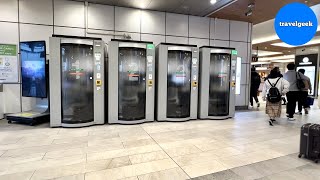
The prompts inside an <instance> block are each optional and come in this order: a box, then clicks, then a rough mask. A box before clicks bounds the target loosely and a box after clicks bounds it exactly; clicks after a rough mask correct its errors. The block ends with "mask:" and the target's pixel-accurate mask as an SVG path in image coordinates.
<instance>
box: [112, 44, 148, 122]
mask: <svg viewBox="0 0 320 180" xmlns="http://www.w3.org/2000/svg"><path fill="white" fill-rule="evenodd" d="M111 76H112V75H111ZM118 85H119V96H118V100H119V103H118V112H119V114H118V116H119V120H127V121H130V120H142V119H145V117H146V116H145V109H146V49H143V48H130V47H129V48H128V47H125V48H119V84H118Z"/></svg>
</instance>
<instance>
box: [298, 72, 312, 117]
mask: <svg viewBox="0 0 320 180" xmlns="http://www.w3.org/2000/svg"><path fill="white" fill-rule="evenodd" d="M298 72H300V73H302V74H303V75H304V73H305V72H306V70H304V69H299V71H298ZM307 78H308V79H307V80H305V81H304V84H305V86H306V87H305V88H304V89H302V90H301V91H300V96H299V97H300V98H299V100H298V110H299V112H298V113H297V114H299V115H302V107H303V108H304V112H305V114H309V110H308V109H309V108H310V106H309V105H308V103H307V98H308V95H309V94H308V93H309V90H310V94H311V92H312V86H311V81H310V78H309V77H307Z"/></svg>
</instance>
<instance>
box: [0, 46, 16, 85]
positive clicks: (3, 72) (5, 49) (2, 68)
mask: <svg viewBox="0 0 320 180" xmlns="http://www.w3.org/2000/svg"><path fill="white" fill-rule="evenodd" d="M18 74H19V73H18V58H17V46H16V45H13V44H0V83H17V82H18V81H19V77H18Z"/></svg>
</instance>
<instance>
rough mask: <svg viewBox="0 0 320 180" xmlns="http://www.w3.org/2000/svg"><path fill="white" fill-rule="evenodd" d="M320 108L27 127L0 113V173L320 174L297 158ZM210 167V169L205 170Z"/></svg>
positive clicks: (138, 177)
mask: <svg viewBox="0 0 320 180" xmlns="http://www.w3.org/2000/svg"><path fill="white" fill-rule="evenodd" d="M319 112H320V110H317V109H314V110H312V111H311V113H310V114H309V115H308V116H305V115H303V116H300V117H299V118H298V120H297V121H296V122H288V121H287V120H286V119H281V120H279V122H278V123H277V124H275V126H274V127H270V126H269V125H268V123H267V119H268V118H267V116H266V115H265V114H264V112H263V111H252V112H239V113H237V114H236V117H235V119H230V120H224V121H210V120H198V121H189V122H183V123H157V122H155V123H147V124H142V125H131V126H124V125H104V126H93V127H87V128H77V129H66V128H49V127H48V124H44V125H40V126H37V127H30V126H25V125H19V124H10V125H9V124H7V122H6V121H4V120H2V121H0V179H1V180H6V179H12V180H20V179H27V180H29V179H32V180H33V179H59V180H62V179H66V180H69V179H71V180H83V179H86V180H91V179H93V180H98V179H103V180H106V179H107V180H112V179H127V180H157V179H159V180H166V179H169V180H179V179H190V178H197V177H201V178H199V179H260V178H262V179H281V180H282V179H319V172H320V165H315V164H313V163H312V162H310V161H307V160H302V159H298V158H297V154H296V153H297V152H298V149H299V138H300V135H299V133H300V127H301V125H302V124H304V123H306V122H317V123H319V122H320V117H319ZM205 175H208V176H205Z"/></svg>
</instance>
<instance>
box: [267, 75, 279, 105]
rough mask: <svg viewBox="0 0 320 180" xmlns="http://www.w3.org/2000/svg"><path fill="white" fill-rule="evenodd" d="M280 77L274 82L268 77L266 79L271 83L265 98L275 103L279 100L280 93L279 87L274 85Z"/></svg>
mask: <svg viewBox="0 0 320 180" xmlns="http://www.w3.org/2000/svg"><path fill="white" fill-rule="evenodd" d="M280 79H281V78H279V79H278V80H277V82H276V83H275V84H271V82H270V81H269V79H268V80H267V81H268V82H269V84H270V85H271V88H270V89H269V93H268V95H267V99H268V101H269V102H271V103H277V102H280V101H281V93H280V91H279V89H278V88H277V87H276V85H277V84H278V82H279V80H280Z"/></svg>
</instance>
